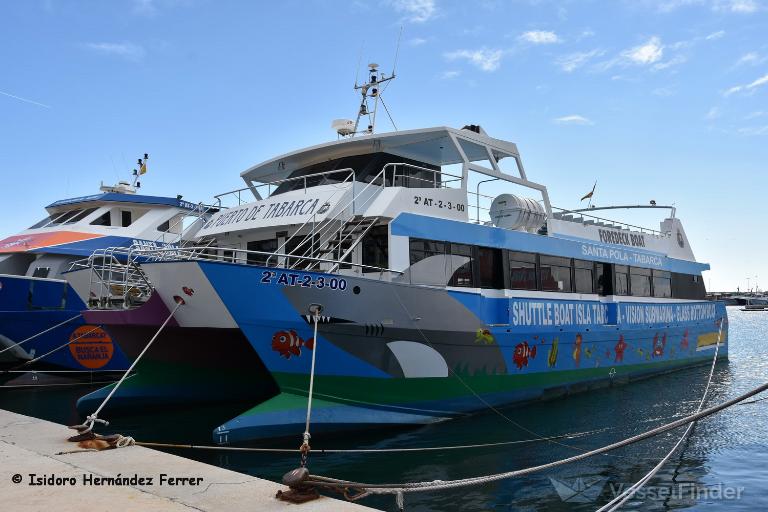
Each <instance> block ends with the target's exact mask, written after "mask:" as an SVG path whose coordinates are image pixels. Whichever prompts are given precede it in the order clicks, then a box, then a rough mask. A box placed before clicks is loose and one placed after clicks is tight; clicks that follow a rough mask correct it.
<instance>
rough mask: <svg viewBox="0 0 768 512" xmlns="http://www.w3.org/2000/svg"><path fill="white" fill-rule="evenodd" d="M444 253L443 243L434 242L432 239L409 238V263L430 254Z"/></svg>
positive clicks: (427, 256)
mask: <svg viewBox="0 0 768 512" xmlns="http://www.w3.org/2000/svg"><path fill="white" fill-rule="evenodd" d="M438 254H445V243H443V242H434V241H432V240H421V239H418V238H411V241H410V260H411V265H413V264H414V263H417V262H419V261H421V260H423V259H426V258H429V257H430V256H437V255H438Z"/></svg>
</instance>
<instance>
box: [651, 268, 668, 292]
mask: <svg viewBox="0 0 768 512" xmlns="http://www.w3.org/2000/svg"><path fill="white" fill-rule="evenodd" d="M653 296H654V297H672V276H671V275H670V273H669V272H665V271H664V270H654V271H653Z"/></svg>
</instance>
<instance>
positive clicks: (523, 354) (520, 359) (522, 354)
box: [512, 341, 536, 370]
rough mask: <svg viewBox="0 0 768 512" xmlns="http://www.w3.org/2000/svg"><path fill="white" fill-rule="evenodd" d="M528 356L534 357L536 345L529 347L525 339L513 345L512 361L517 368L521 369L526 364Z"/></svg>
mask: <svg viewBox="0 0 768 512" xmlns="http://www.w3.org/2000/svg"><path fill="white" fill-rule="evenodd" d="M529 358H530V359H535V358H536V345H534V346H533V347H530V346H528V342H527V341H524V342H522V343H518V344H517V345H515V354H514V355H513V356H512V361H513V362H514V363H515V365H516V366H517V369H518V370H522V369H523V367H525V366H528V359H529Z"/></svg>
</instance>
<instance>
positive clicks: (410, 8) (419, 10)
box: [392, 0, 437, 23]
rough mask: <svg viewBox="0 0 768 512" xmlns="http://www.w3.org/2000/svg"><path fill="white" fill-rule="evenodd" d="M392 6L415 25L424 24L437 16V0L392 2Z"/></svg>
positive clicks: (394, 0) (401, 0)
mask: <svg viewBox="0 0 768 512" xmlns="http://www.w3.org/2000/svg"><path fill="white" fill-rule="evenodd" d="M392 6H393V7H394V8H395V10H396V11H397V12H400V13H403V15H404V16H405V19H406V20H407V21H411V22H413V23H424V22H425V21H429V20H430V19H432V18H434V17H435V15H436V14H437V6H436V5H435V0H392Z"/></svg>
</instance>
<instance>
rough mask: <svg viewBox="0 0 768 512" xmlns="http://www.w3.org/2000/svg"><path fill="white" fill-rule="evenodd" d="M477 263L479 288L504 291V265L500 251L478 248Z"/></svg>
mask: <svg viewBox="0 0 768 512" xmlns="http://www.w3.org/2000/svg"><path fill="white" fill-rule="evenodd" d="M477 261H478V264H477V267H478V274H479V277H480V288H490V289H493V290H501V289H504V263H503V261H502V255H501V249H491V248H489V247H478V248H477Z"/></svg>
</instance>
